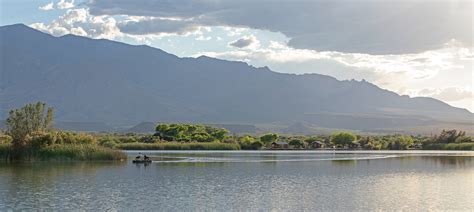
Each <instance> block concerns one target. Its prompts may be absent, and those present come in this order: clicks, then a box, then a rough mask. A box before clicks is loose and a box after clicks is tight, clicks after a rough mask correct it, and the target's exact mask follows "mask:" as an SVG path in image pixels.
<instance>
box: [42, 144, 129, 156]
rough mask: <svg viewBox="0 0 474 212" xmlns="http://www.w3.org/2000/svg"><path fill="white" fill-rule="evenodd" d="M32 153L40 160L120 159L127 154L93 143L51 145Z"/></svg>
mask: <svg viewBox="0 0 474 212" xmlns="http://www.w3.org/2000/svg"><path fill="white" fill-rule="evenodd" d="M33 155H34V158H38V159H41V160H49V159H72V160H121V159H126V158H127V155H126V154H125V153H123V152H121V151H119V150H113V149H110V148H106V147H101V146H98V145H94V144H67V145H64V144H63V145H51V146H47V147H44V148H41V149H40V150H38V151H37V152H36V154H33Z"/></svg>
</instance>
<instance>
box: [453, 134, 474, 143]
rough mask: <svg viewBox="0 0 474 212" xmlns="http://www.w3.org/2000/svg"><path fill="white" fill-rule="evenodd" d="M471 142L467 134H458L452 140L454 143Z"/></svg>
mask: <svg viewBox="0 0 474 212" xmlns="http://www.w3.org/2000/svg"><path fill="white" fill-rule="evenodd" d="M469 142H472V138H471V137H469V136H459V137H457V138H456V140H454V143H469Z"/></svg>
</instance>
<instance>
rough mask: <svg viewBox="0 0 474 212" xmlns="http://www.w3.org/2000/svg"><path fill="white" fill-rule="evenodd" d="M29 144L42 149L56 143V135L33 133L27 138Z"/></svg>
mask: <svg viewBox="0 0 474 212" xmlns="http://www.w3.org/2000/svg"><path fill="white" fill-rule="evenodd" d="M26 140H27V144H28V145H31V146H32V147H33V148H42V147H45V146H49V145H53V144H55V143H56V134H55V133H51V132H41V131H37V132H33V133H31V134H30V135H28V136H27V138H26Z"/></svg>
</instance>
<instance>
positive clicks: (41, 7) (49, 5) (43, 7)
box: [38, 2, 54, 11]
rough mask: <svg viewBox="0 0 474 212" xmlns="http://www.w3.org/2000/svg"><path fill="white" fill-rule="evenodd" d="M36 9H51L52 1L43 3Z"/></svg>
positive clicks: (52, 6)
mask: <svg viewBox="0 0 474 212" xmlns="http://www.w3.org/2000/svg"><path fill="white" fill-rule="evenodd" d="M38 9H40V10H44V11H47V10H52V9H54V3H53V2H50V3H48V4H45V5H43V6H40V7H38Z"/></svg>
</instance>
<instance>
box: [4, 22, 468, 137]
mask: <svg viewBox="0 0 474 212" xmlns="http://www.w3.org/2000/svg"><path fill="white" fill-rule="evenodd" d="M0 50H1V55H0V65H1V66H0V76H1V80H0V119H5V118H6V116H7V113H8V110H10V109H11V108H16V107H19V106H22V105H24V104H26V103H29V102H34V101H44V102H46V103H48V104H50V105H52V106H54V107H55V109H56V112H57V119H58V120H61V121H73V122H103V123H109V124H112V125H117V124H123V125H129V126H130V125H132V124H135V123H140V122H142V121H151V122H158V121H159V122H199V123H248V124H257V123H273V122H278V123H287V124H288V125H290V124H292V123H297V122H308V123H311V124H315V125H317V126H323V127H340V128H348V129H374V128H381V127H382V128H385V127H400V126H407V125H408V126H420V125H425V124H427V123H433V122H438V121H439V120H443V121H456V122H464V123H468V124H472V122H473V117H474V116H473V114H472V113H470V112H468V111H467V110H465V109H460V108H455V107H451V106H449V105H448V104H446V103H443V102H441V101H439V100H436V99H432V98H409V97H407V96H400V95H398V94H396V93H394V92H391V91H387V90H384V89H380V88H379V87H377V86H375V85H373V84H371V83H369V82H366V81H362V82H359V81H353V80H352V81H339V80H337V79H335V78H332V77H329V76H324V75H319V74H305V75H294V74H282V73H276V72H273V71H271V70H270V69H268V68H267V67H263V68H255V67H252V66H249V65H248V64H246V63H243V62H232V61H225V60H219V59H214V58H209V57H198V58H179V57H177V56H175V55H172V54H168V53H166V52H164V51H162V50H160V49H156V48H152V47H149V46H132V45H127V44H123V43H119V42H114V41H109V40H102V39H101V40H93V39H89V38H84V37H78V36H73V35H66V36H62V37H53V36H51V35H48V34H45V33H42V32H39V31H37V30H34V29H31V28H29V27H27V26H24V25H11V26H3V27H0ZM341 114H342V115H341ZM362 114H363V115H362ZM361 116H366V117H370V118H361ZM350 117H352V118H350ZM354 117H355V119H354ZM381 125H383V126H381Z"/></svg>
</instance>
